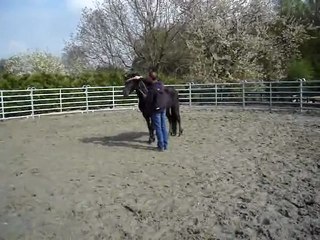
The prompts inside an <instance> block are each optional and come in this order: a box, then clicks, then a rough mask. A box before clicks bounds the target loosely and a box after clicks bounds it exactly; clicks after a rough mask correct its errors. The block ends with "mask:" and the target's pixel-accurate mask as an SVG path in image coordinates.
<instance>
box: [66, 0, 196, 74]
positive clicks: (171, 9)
mask: <svg viewBox="0 0 320 240" xmlns="http://www.w3.org/2000/svg"><path fill="white" fill-rule="evenodd" d="M192 2H193V1H190V2H189V3H188V4H181V1H179V0H104V1H103V3H101V4H98V3H97V4H96V8H95V9H85V10H84V11H83V14H82V20H81V23H80V25H79V28H78V31H77V33H76V35H75V36H74V37H72V38H71V39H70V41H69V42H70V43H71V44H70V46H77V47H79V48H80V49H81V51H82V52H83V53H84V55H85V58H86V59H87V60H88V62H90V64H91V65H93V66H99V65H102V66H114V67H126V68H130V67H131V66H132V63H133V62H134V63H135V65H136V66H139V67H142V68H145V66H146V65H148V66H153V67H158V68H161V67H162V66H164V65H166V66H168V65H169V64H168V61H170V59H171V58H169V57H168V56H169V55H170V54H171V53H172V52H173V51H175V50H176V49H177V44H178V42H179V40H178V39H179V38H180V37H181V36H180V35H181V34H182V32H183V30H184V26H185V21H184V20H185V19H184V12H185V11H186V10H187V9H189V8H191V6H192ZM180 39H181V38H180ZM180 46H183V45H180ZM70 50H72V49H71V48H70V47H68V46H67V47H66V51H67V52H69V51H70ZM165 68H166V67H165Z"/></svg>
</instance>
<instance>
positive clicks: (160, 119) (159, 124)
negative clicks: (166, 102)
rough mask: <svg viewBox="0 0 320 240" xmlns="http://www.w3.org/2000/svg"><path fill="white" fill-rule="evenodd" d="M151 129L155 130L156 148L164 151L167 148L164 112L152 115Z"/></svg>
mask: <svg viewBox="0 0 320 240" xmlns="http://www.w3.org/2000/svg"><path fill="white" fill-rule="evenodd" d="M152 122H153V127H154V129H155V130H156V135H157V140H158V148H159V149H160V150H166V149H167V147H168V133H167V128H166V111H165V110H164V111H160V112H156V113H154V114H153V115H152Z"/></svg>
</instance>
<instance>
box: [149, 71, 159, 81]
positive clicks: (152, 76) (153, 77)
mask: <svg viewBox="0 0 320 240" xmlns="http://www.w3.org/2000/svg"><path fill="white" fill-rule="evenodd" d="M149 76H150V77H151V78H152V79H153V80H154V79H156V78H157V74H156V72H154V71H150V72H149Z"/></svg>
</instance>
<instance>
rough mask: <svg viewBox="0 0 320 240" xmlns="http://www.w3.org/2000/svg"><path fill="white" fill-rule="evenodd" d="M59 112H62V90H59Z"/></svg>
mask: <svg viewBox="0 0 320 240" xmlns="http://www.w3.org/2000/svg"><path fill="white" fill-rule="evenodd" d="M59 102H60V112H62V89H61V88H60V89H59Z"/></svg>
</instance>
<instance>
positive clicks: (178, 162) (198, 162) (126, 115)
mask: <svg viewBox="0 0 320 240" xmlns="http://www.w3.org/2000/svg"><path fill="white" fill-rule="evenodd" d="M182 119H183V127H184V130H185V132H184V135H183V136H182V137H180V138H178V137H172V138H170V149H169V151H168V152H164V153H159V152H156V151H154V150H153V148H154V146H155V145H153V146H152V147H150V146H148V144H146V141H147V138H148V136H147V132H146V126H145V123H144V121H143V118H142V116H141V114H140V113H139V112H137V111H129V112H108V113H99V114H98V113H95V114H88V115H69V116H57V117H42V118H40V119H35V120H30V119H29V120H26V119H25V120H13V121H6V122H2V123H1V122H0V239H319V238H320V173H319V172H320V149H319V147H320V118H319V117H317V116H306V115H299V114H285V113H273V114H270V113H267V112H249V111H230V110H228V111H226V110H213V111H204V110H201V111H200V110H192V111H189V110H184V111H183V112H182Z"/></svg>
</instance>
